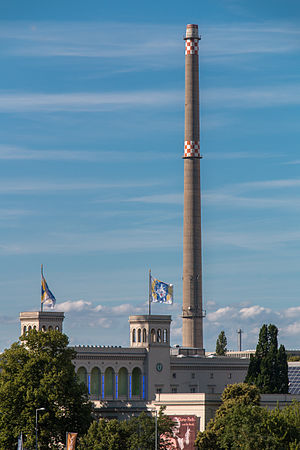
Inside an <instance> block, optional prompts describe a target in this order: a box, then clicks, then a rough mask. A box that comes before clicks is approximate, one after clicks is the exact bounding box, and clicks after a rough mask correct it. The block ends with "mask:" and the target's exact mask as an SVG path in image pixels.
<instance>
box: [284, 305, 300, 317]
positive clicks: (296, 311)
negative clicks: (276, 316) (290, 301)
mask: <svg viewBox="0 0 300 450" xmlns="http://www.w3.org/2000/svg"><path fill="white" fill-rule="evenodd" d="M284 315H285V317H295V316H299V315H300V306H294V307H292V308H288V309H287V310H285V312H284Z"/></svg>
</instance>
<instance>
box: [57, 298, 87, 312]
mask: <svg viewBox="0 0 300 450" xmlns="http://www.w3.org/2000/svg"><path fill="white" fill-rule="evenodd" d="M91 304H92V303H91V302H87V301H84V300H77V301H71V300H69V301H67V302H63V303H58V304H57V306H56V308H57V310H58V311H65V312H70V311H83V310H87V309H89V308H90V306H91Z"/></svg>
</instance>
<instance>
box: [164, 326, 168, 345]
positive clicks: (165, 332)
mask: <svg viewBox="0 0 300 450" xmlns="http://www.w3.org/2000/svg"><path fill="white" fill-rule="evenodd" d="M163 342H168V330H166V329H164V331H163Z"/></svg>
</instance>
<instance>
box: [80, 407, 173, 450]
mask: <svg viewBox="0 0 300 450" xmlns="http://www.w3.org/2000/svg"><path fill="white" fill-rule="evenodd" d="M173 427H174V423H173V421H172V420H171V419H170V418H169V417H168V416H165V415H164V414H163V410H162V409H161V410H160V412H159V414H158V417H157V438H158V448H159V449H170V448H172V447H170V443H169V438H170V437H171V434H172V428H173ZM154 448H155V418H154V417H152V416H149V415H147V414H146V413H142V414H140V415H139V416H138V417H132V418H131V419H129V420H127V421H121V422H120V421H118V420H116V419H112V420H107V419H100V420H99V421H97V422H96V421H95V422H93V423H92V425H91V426H90V429H89V430H88V432H87V434H86V435H85V436H83V437H82V438H81V439H80V441H79V446H78V449H79V450H137V449H140V450H149V449H154Z"/></svg>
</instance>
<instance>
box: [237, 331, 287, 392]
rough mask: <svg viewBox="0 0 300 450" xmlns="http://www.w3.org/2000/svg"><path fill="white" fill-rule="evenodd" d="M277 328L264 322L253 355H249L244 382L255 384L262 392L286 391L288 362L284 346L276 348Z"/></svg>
mask: <svg viewBox="0 0 300 450" xmlns="http://www.w3.org/2000/svg"><path fill="white" fill-rule="evenodd" d="M277 335H278V329H277V327H276V326H275V325H272V324H270V325H269V326H267V325H266V324H264V325H263V326H262V327H261V329H260V332H259V338H258V343H257V347H256V352H255V355H251V359H250V364H249V367H248V373H247V376H246V379H245V382H246V383H249V384H255V385H256V386H257V387H258V388H259V389H260V392H261V393H264V394H275V393H278V394H287V393H288V364H287V355H286V352H285V348H284V346H283V345H281V346H280V347H279V349H278V342H277Z"/></svg>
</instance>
